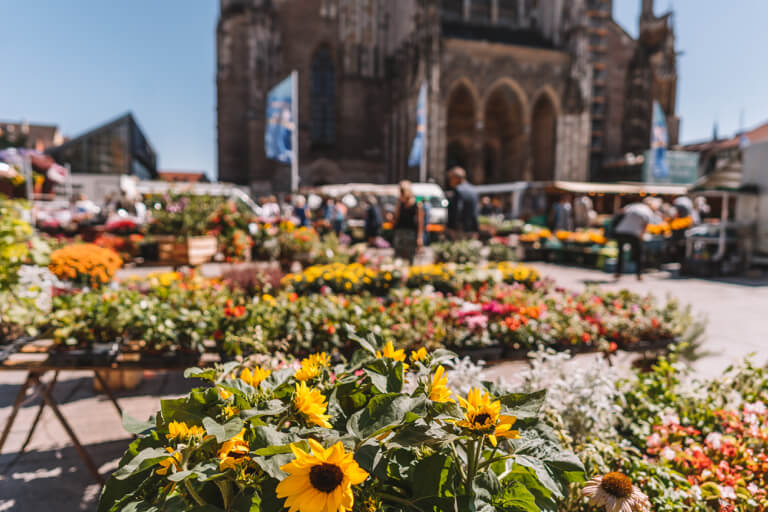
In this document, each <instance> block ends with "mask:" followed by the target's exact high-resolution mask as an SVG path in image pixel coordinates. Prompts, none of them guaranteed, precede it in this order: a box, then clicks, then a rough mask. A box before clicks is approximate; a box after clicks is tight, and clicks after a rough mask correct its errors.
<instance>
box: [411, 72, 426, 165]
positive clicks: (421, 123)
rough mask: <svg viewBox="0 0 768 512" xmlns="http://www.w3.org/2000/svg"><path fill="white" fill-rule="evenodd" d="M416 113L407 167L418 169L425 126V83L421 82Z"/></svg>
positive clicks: (421, 155)
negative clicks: (415, 124)
mask: <svg viewBox="0 0 768 512" xmlns="http://www.w3.org/2000/svg"><path fill="white" fill-rule="evenodd" d="M417 109H418V110H417V112H416V122H417V123H418V128H417V130H416V137H415V138H414V139H413V146H411V154H410V156H409V157H408V166H409V167H418V166H419V165H421V159H422V158H423V153H424V137H425V136H426V133H424V132H425V131H426V126H427V83H426V82H422V83H421V87H420V88H419V105H418V107H417Z"/></svg>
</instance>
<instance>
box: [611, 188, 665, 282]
mask: <svg viewBox="0 0 768 512" xmlns="http://www.w3.org/2000/svg"><path fill="white" fill-rule="evenodd" d="M660 207H661V200H660V199H658V198H655V197H646V198H645V199H644V200H643V202H642V203H633V204H630V205H627V206H626V207H625V208H624V211H623V214H622V217H621V219H620V220H619V222H618V225H617V226H616V229H615V230H614V234H615V235H614V236H615V238H616V243H617V244H618V245H619V256H618V258H619V260H618V262H617V265H616V275H615V276H614V277H615V278H616V279H619V278H621V274H622V272H623V270H624V251H625V246H626V245H629V246H630V255H631V257H632V260H633V261H634V262H635V268H636V273H637V280H638V281H642V280H643V259H644V258H643V236H644V235H645V230H646V228H647V227H648V224H652V223H654V222H655V221H656V220H657V215H656V212H657V211H658V210H659V208H660Z"/></svg>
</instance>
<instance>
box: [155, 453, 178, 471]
mask: <svg viewBox="0 0 768 512" xmlns="http://www.w3.org/2000/svg"><path fill="white" fill-rule="evenodd" d="M165 450H166V451H167V452H168V453H171V454H173V455H172V456H171V457H167V458H165V459H163V460H161V461H160V462H158V464H160V468H158V469H157V470H156V471H155V473H157V474H158V475H165V474H167V473H168V469H170V467H171V464H173V465H174V466H176V469H179V468H180V467H181V452H175V453H174V451H173V448H169V447H167V446H166V447H165Z"/></svg>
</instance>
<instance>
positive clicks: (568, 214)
mask: <svg viewBox="0 0 768 512" xmlns="http://www.w3.org/2000/svg"><path fill="white" fill-rule="evenodd" d="M552 229H553V230H554V231H573V206H572V205H571V196H570V195H568V194H563V195H561V196H560V199H559V200H558V201H557V202H556V203H555V206H553V207H552Z"/></svg>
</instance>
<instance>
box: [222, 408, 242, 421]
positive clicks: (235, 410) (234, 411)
mask: <svg viewBox="0 0 768 512" xmlns="http://www.w3.org/2000/svg"><path fill="white" fill-rule="evenodd" d="M221 412H222V413H224V417H225V418H226V419H229V418H231V417H232V416H234V415H235V414H238V413H239V412H240V410H239V409H238V408H237V407H232V406H231V405H228V406H226V407H225V408H224V409H222V411H221Z"/></svg>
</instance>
